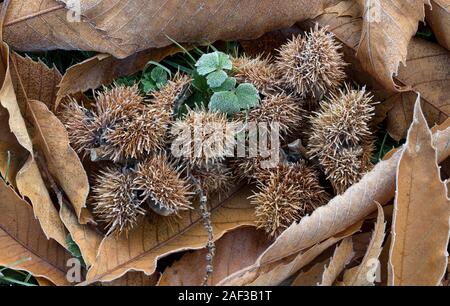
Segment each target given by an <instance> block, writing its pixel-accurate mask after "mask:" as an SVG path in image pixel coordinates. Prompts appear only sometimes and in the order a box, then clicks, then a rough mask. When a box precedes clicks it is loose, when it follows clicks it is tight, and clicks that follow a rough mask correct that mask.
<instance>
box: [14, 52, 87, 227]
mask: <svg viewBox="0 0 450 306" xmlns="http://www.w3.org/2000/svg"><path fill="white" fill-rule="evenodd" d="M11 58H12V66H13V69H12V76H13V83H14V84H15V92H16V93H17V97H18V98H19V100H18V101H19V103H24V104H26V105H27V108H26V110H24V111H23V116H24V118H25V119H26V120H27V122H29V125H30V127H29V131H30V132H29V134H30V137H32V142H33V144H34V145H35V147H34V150H37V151H39V152H41V153H42V156H43V157H44V158H45V160H46V163H47V166H48V170H49V171H50V174H51V175H52V176H53V178H54V179H55V180H56V182H57V184H58V185H59V186H60V187H61V189H62V190H63V191H64V193H65V195H66V196H67V197H68V199H69V200H70V203H71V204H72V205H73V207H74V209H75V212H76V214H77V217H78V218H79V220H80V222H81V223H82V224H85V223H87V221H88V220H84V219H83V218H82V217H83V213H82V212H83V210H85V209H86V198H87V195H88V192H89V183H88V179H87V175H86V172H85V170H84V168H83V165H82V164H81V161H80V159H79V158H78V155H77V154H76V152H75V151H74V150H73V149H72V148H71V147H70V145H69V137H68V135H67V132H66V130H65V127H64V125H63V124H62V123H61V122H60V121H59V119H58V118H57V117H56V116H55V115H54V114H53V113H52V112H51V111H50V110H49V109H48V106H47V105H50V106H53V105H54V103H55V100H56V85H57V83H58V80H59V79H58V76H59V78H60V75H59V74H58V73H57V71H55V70H51V69H49V68H48V67H47V66H45V64H44V63H42V62H34V61H33V60H32V59H31V58H24V57H21V56H19V55H16V54H14V53H13V54H12V55H11ZM30 77H31V79H30ZM50 86H53V87H52V88H49V87H50ZM34 98H38V99H42V100H44V101H46V104H44V103H42V102H41V100H33V99H34ZM33 162H34V159H33V160H30V163H33ZM24 168H25V169H28V168H27V167H24ZM25 176H26V173H25V174H23V173H22V175H21V178H22V179H24V180H26V182H25V183H23V184H21V186H22V187H23V188H22V189H21V194H22V195H24V196H28V193H30V192H32V191H31V190H30V189H33V188H34V184H33V182H30V181H29V180H28V178H27V177H25Z"/></svg>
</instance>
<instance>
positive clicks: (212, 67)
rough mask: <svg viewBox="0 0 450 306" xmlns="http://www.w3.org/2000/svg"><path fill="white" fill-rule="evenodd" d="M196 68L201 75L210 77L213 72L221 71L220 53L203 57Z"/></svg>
mask: <svg viewBox="0 0 450 306" xmlns="http://www.w3.org/2000/svg"><path fill="white" fill-rule="evenodd" d="M195 66H196V67H197V72H198V73H199V74H200V75H208V74H210V73H211V72H214V71H216V70H217V69H220V62H219V54H218V52H213V53H208V54H204V55H202V56H201V57H200V59H199V60H198V62H197V63H196V64H195Z"/></svg>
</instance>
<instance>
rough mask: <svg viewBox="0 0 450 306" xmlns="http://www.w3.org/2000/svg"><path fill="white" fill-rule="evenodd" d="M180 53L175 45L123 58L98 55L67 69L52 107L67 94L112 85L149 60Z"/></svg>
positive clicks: (156, 60) (158, 59)
mask: <svg viewBox="0 0 450 306" xmlns="http://www.w3.org/2000/svg"><path fill="white" fill-rule="evenodd" d="M178 52H180V49H179V48H178V47H176V46H169V47H165V48H161V49H150V50H145V51H141V52H138V53H135V54H133V55H131V56H129V57H127V58H125V59H117V58H115V57H113V56H111V55H108V54H99V55H96V56H94V57H91V58H89V59H87V60H85V61H84V62H81V63H78V64H75V65H73V66H72V67H70V68H69V69H68V70H67V71H66V73H65V74H64V76H63V78H62V80H61V82H60V83H59V85H58V87H59V89H58V93H57V100H56V105H55V108H57V107H58V105H59V103H60V102H61V100H62V99H63V98H64V97H65V96H67V95H70V94H75V93H79V92H85V91H87V90H89V89H95V88H97V87H99V86H101V85H107V84H110V83H112V82H113V81H114V80H115V79H117V78H119V77H121V76H127V75H132V74H134V73H135V72H138V71H139V70H142V69H143V68H144V66H145V65H146V64H147V63H148V62H149V61H155V62H159V61H161V60H162V59H164V58H165V57H167V56H170V55H173V54H176V53H178Z"/></svg>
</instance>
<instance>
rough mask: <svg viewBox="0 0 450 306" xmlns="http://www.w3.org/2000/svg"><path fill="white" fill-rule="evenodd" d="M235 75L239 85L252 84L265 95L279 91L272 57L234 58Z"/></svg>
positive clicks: (244, 56)
mask: <svg viewBox="0 0 450 306" xmlns="http://www.w3.org/2000/svg"><path fill="white" fill-rule="evenodd" d="M231 61H232V63H233V75H234V77H235V78H236V79H237V81H238V83H251V84H253V85H254V86H255V87H256V88H257V89H258V90H259V92H261V93H263V94H269V93H274V92H276V91H279V90H278V84H277V79H278V75H277V70H276V67H275V66H274V64H273V63H272V61H271V59H270V57H263V56H262V55H259V56H257V57H255V58H251V57H248V56H246V55H243V56H240V57H234V58H232V59H231Z"/></svg>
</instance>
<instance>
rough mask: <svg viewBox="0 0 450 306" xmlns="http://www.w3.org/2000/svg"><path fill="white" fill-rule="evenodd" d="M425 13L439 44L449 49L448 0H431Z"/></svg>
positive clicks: (449, 23) (449, 18)
mask: <svg viewBox="0 0 450 306" xmlns="http://www.w3.org/2000/svg"><path fill="white" fill-rule="evenodd" d="M426 15H427V22H428V23H429V24H430V26H431V28H432V29H433V34H434V35H436V38H437V40H438V41H439V44H441V46H443V47H444V48H446V49H447V50H450V1H449V0H431V8H427V12H426Z"/></svg>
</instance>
